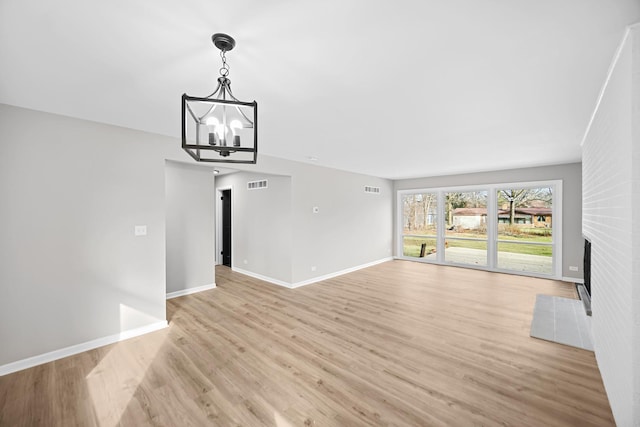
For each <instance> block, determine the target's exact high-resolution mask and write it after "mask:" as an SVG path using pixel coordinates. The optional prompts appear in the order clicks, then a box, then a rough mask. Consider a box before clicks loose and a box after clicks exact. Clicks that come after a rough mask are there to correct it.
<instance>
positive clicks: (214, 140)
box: [182, 34, 258, 163]
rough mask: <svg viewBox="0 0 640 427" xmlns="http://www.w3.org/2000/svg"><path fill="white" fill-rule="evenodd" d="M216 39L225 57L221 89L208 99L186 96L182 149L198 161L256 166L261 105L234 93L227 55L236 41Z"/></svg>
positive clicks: (218, 88) (222, 38) (217, 89)
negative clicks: (247, 100) (229, 76)
mask: <svg viewBox="0 0 640 427" xmlns="http://www.w3.org/2000/svg"><path fill="white" fill-rule="evenodd" d="M212 40H213V43H214V45H215V46H216V47H217V48H219V49H220V56H221V57H222V68H220V77H219V78H218V87H217V88H216V90H215V91H214V92H213V93H212V94H211V95H209V96H207V97H204V98H201V97H195V96H189V95H187V94H183V95H182V148H183V149H184V150H185V151H186V152H187V153H188V154H189V155H190V156H191V157H192V158H193V159H194V160H196V161H198V162H217V163H256V160H257V157H258V104H257V103H256V101H253V102H242V101H240V100H238V99H237V98H236V97H235V96H234V95H233V93H232V92H231V81H230V80H229V79H228V78H227V76H228V74H229V66H228V65H227V62H226V57H225V52H227V51H229V50H231V49H233V47H234V46H235V40H233V38H231V37H230V36H228V35H226V34H214V35H213V36H212Z"/></svg>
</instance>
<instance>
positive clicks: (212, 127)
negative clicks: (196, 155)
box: [205, 116, 220, 145]
mask: <svg viewBox="0 0 640 427" xmlns="http://www.w3.org/2000/svg"><path fill="white" fill-rule="evenodd" d="M205 124H206V125H207V127H208V128H209V145H217V144H218V141H220V137H219V131H218V128H219V127H220V122H219V121H218V119H217V118H215V117H213V116H210V117H207V120H206V121H205Z"/></svg>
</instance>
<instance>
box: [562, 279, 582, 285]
mask: <svg viewBox="0 0 640 427" xmlns="http://www.w3.org/2000/svg"><path fill="white" fill-rule="evenodd" d="M562 281H563V282H570V283H581V284H582V283H584V279H578V278H577V277H563V278H562Z"/></svg>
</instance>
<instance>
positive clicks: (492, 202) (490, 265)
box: [394, 180, 563, 280]
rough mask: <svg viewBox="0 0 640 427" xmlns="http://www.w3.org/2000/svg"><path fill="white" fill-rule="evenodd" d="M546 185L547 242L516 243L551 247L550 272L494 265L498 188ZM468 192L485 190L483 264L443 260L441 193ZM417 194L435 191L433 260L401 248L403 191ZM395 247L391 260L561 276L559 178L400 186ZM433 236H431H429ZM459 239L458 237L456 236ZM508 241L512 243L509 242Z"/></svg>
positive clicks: (443, 212) (551, 277)
mask: <svg viewBox="0 0 640 427" xmlns="http://www.w3.org/2000/svg"><path fill="white" fill-rule="evenodd" d="M540 187H550V188H552V189H553V190H552V191H553V202H552V206H551V218H552V220H551V230H552V231H551V236H552V239H551V243H541V242H516V243H518V244H537V245H544V246H551V248H552V249H551V250H552V273H551V274H542V273H535V272H528V271H518V270H509V269H504V268H498V266H497V261H498V253H497V249H498V243H500V242H504V240H499V239H498V215H497V211H498V209H497V205H498V203H497V201H498V197H497V193H498V190H501V189H505V188H540ZM471 191H487V193H488V196H487V265H486V266H478V265H472V264H460V263H453V262H447V261H445V259H444V250H445V240H446V238H447V236H446V233H445V217H444V215H445V194H446V193H449V192H460V193H462V192H471ZM417 193H436V194H437V203H438V210H437V225H436V230H437V235H436V236H435V237H436V257H435V259H425V258H417V257H411V256H405V255H404V252H403V248H404V228H403V226H404V211H403V206H402V202H403V196H404V195H406V194H417ZM395 229H396V236H397V239H396V250H395V254H396V255H395V256H394V258H395V259H402V260H407V261H414V262H425V263H430V264H438V265H448V266H456V267H464V268H471V269H477V270H484V271H492V272H497V273H507V274H514V275H520V276H529V277H541V278H545V279H554V280H561V279H562V230H563V229H562V180H545V181H521V182H500V183H489V184H478V185H464V186H451V187H421V188H412V189H403V190H397V191H396V224H395ZM430 238H433V237H430ZM457 239H462V238H457ZM509 243H512V242H509Z"/></svg>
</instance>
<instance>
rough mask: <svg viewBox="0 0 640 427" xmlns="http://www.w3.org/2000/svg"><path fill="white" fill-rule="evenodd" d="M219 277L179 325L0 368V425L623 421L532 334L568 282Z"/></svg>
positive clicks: (382, 268)
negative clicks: (542, 299)
mask: <svg viewBox="0 0 640 427" xmlns="http://www.w3.org/2000/svg"><path fill="white" fill-rule="evenodd" d="M216 282H217V286H218V287H217V288H216V289H212V290H209V291H205V292H201V293H198V294H193V295H188V296H185V297H180V298H175V299H172V300H168V301H167V316H168V319H169V321H170V326H169V328H168V329H165V330H162V331H158V332H154V333H151V334H148V335H145V336H141V337H137V338H134V339H130V340H127V341H123V342H120V343H118V344H114V345H110V346H105V347H102V348H100V349H96V350H92V351H89V352H85V353H82V354H78V355H76V356H72V357H69V358H66V359H62V360H58V361H55V362H52V363H48V364H45V365H41V366H38V367H35V368H31V369H27V370H24V371H21V372H16V373H14V374H10V375H6V376H3V377H0V425H2V426H4V425H7V426H68V425H79V426H80V425H81V426H85V425H87V426H92V425H100V426H116V425H122V426H144V425H149V426H174V425H180V426H189V425H193V426H201V425H214V426H233V425H244V426H277V427H283V426H344V425H348V426H369V425H380V426H382V425H398V426H406V425H415V426H418V425H419V426H423V425H427V426H431V425H433V426H439V425H443V426H444V425H447V426H451V425H453V426H456V425H460V426H469V425H485V426H498V425H517V426H540V425H545V426H575V425H581V426H607V425H614V422H613V417H612V414H611V410H610V407H609V403H608V401H607V397H606V394H605V392H604V388H603V385H602V380H601V376H600V373H599V371H598V368H597V365H596V361H595V357H594V355H593V353H592V352H589V351H586V350H580V349H576V348H572V347H567V346H563V345H560V344H554V343H550V342H546V341H542V340H537V339H534V338H531V337H529V327H530V323H531V317H532V314H533V306H534V303H535V299H536V294H538V293H542V294H548V295H556V296H562V297H567V298H576V297H577V295H576V293H575V288H574V287H573V285H571V284H568V283H564V282H558V281H552V280H543V279H536V278H529V277H519V276H511V275H506V274H496V273H489V272H484V271H475V270H468V269H462V268H454V267H445V266H435V265H426V264H421V263H414V262H406V261H392V262H387V263H384V264H380V265H377V266H374V267H371V268H367V269H364V270H360V271H357V272H354V273H350V274H347V275H343V276H340V277H336V278H334V279H330V280H327V281H324V282H321V283H317V284H313V285H308V286H305V287H301V288H298V289H287V288H282V287H278V286H274V285H271V284H268V283H265V282H262V281H260V280H257V279H253V278H250V277H247V276H243V275H241V274H238V273H235V272H232V271H231V270H230V269H228V268H226V267H218V268H217V270H216Z"/></svg>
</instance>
